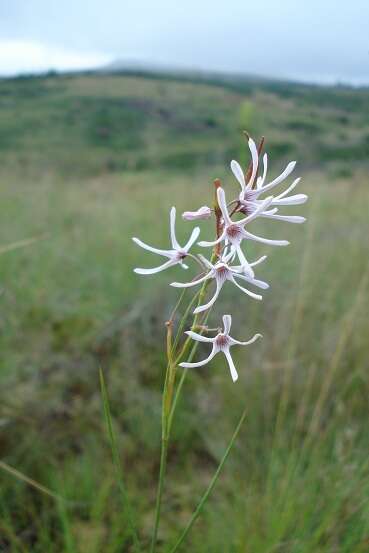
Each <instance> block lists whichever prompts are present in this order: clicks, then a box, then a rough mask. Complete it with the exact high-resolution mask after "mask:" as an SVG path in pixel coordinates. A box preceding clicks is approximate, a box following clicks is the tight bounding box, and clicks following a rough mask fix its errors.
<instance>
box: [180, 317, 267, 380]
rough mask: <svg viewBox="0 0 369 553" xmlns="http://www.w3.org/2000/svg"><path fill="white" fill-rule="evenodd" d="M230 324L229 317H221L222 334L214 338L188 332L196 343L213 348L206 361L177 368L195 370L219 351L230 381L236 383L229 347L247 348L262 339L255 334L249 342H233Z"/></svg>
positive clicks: (236, 377) (183, 364) (230, 318)
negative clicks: (229, 373)
mask: <svg viewBox="0 0 369 553" xmlns="http://www.w3.org/2000/svg"><path fill="white" fill-rule="evenodd" d="M231 324H232V317H231V315H223V332H219V333H218V334H217V335H216V336H215V337H214V338H208V337H207V336H202V335H201V334H198V333H197V332H193V331H192V330H188V331H187V332H186V334H188V336H190V337H191V338H192V339H193V340H197V341H198V342H207V343H211V344H213V347H212V350H211V352H210V355H209V356H208V357H207V358H206V359H203V361H198V362H197V363H180V365H179V366H180V367H184V368H188V369H191V368H195V367H202V366H203V365H206V363H209V361H211V359H213V357H214V356H215V355H216V354H217V353H218V352H219V351H221V352H222V353H224V355H225V357H226V359H227V362H228V366H229V370H230V372H231V376H232V380H233V382H236V380H237V379H238V373H237V369H236V367H235V365H234V363H233V359H232V356H231V353H230V351H229V349H230V347H231V346H234V345H235V344H237V345H240V346H248V345H249V344H252V343H253V342H255V341H256V340H257V339H258V338H262V335H261V334H255V335H254V336H253V337H252V338H251V340H248V341H247V342H239V341H238V340H235V339H234V338H232V337H231V336H230V335H229V332H230V330H231Z"/></svg>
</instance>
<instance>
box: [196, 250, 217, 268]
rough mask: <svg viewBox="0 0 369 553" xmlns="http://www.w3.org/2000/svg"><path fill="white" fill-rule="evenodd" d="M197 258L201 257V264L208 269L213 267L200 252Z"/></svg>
mask: <svg viewBox="0 0 369 553" xmlns="http://www.w3.org/2000/svg"><path fill="white" fill-rule="evenodd" d="M199 258H200V259H201V261H202V262H203V264H204V265H205V267H208V269H210V270H212V269H214V265H212V264H211V263H210V261H209V260H208V259H206V257H204V256H203V255H201V253H199Z"/></svg>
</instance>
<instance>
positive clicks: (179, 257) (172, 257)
mask: <svg viewBox="0 0 369 553" xmlns="http://www.w3.org/2000/svg"><path fill="white" fill-rule="evenodd" d="M175 220H176V208H175V207H172V209H171V210H170V239H171V242H172V249H171V250H160V249H158V248H153V247H152V246H149V245H148V244H145V242H142V240H140V239H139V238H132V240H133V241H134V242H135V243H136V244H138V245H139V246H141V248H144V249H145V250H148V251H149V252H153V253H157V254H158V255H162V256H163V257H167V258H168V261H166V262H165V263H163V264H162V265H159V266H158V267H154V268H152V269H134V271H135V273H138V274H140V275H152V274H154V273H159V272H160V271H164V269H168V267H172V266H173V265H177V264H178V263H179V264H180V265H181V267H182V268H183V269H188V267H187V265H185V264H184V263H183V260H184V258H185V257H186V256H187V255H188V252H189V250H190V248H191V246H193V244H194V243H195V242H196V240H197V239H198V237H199V234H200V229H199V227H196V228H194V229H193V231H192V234H191V236H190V239H189V240H188V242H187V244H186V245H185V246H183V247H181V246H180V245H179V244H178V242H177V238H176V234H175Z"/></svg>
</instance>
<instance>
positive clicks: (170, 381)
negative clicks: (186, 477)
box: [150, 281, 208, 553]
mask: <svg viewBox="0 0 369 553" xmlns="http://www.w3.org/2000/svg"><path fill="white" fill-rule="evenodd" d="M207 283H208V282H207V281H205V282H204V283H203V285H202V287H201V290H200V293H199V294H198V302H197V305H200V304H201V302H202V301H203V298H204V295H205V292H206V287H207ZM196 296H197V295H195V297H194V298H193V299H192V301H191V302H190V306H192V304H193V303H194V301H195V299H196ZM188 312H189V309H187V310H186V313H185V316H187V315H188ZM185 316H184V317H185ZM198 319H199V314H196V315H195V317H194V320H193V324H192V326H194V325H196V324H197V322H198ZM169 323H170V324H169V325H168V326H167V357H168V365H167V371H166V375H165V382H164V390H163V400H162V421H161V425H162V435H161V453H160V468H159V482H158V490H157V496H156V507H155V521H154V529H153V534H152V539H151V546H150V553H154V552H155V547H156V542H157V539H158V530H159V524H160V514H161V503H162V497H163V488H164V481H165V473H166V467H167V456H168V444H169V435H170V428H171V422H172V419H173V414H174V409H175V406H176V405H177V401H178V390H177V391H176V392H175V394H174V384H175V374H176V367H177V365H178V361H179V359H180V358H181V357H182V355H183V354H184V353H185V351H186V349H187V347H188V344H189V343H190V339H187V340H186V342H185V344H184V347H183V348H182V350H181V353H180V355H179V356H177V357H176V358H175V359H174V358H173V349H174V348H173V344H172V324H171V321H169ZM176 343H177V340H175V344H176ZM181 381H182V385H183V374H182V378H181ZM182 385H181V388H182ZM173 394H174V401H172V400H173ZM173 407H174V409H173Z"/></svg>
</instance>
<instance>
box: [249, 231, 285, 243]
mask: <svg viewBox="0 0 369 553" xmlns="http://www.w3.org/2000/svg"><path fill="white" fill-rule="evenodd" d="M244 236H245V238H248V239H249V240H255V242H261V243H262V244H269V245H270V246H288V244H289V242H288V240H269V239H268V238H262V237H261V236H256V235H255V234H251V232H248V231H247V230H244Z"/></svg>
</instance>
